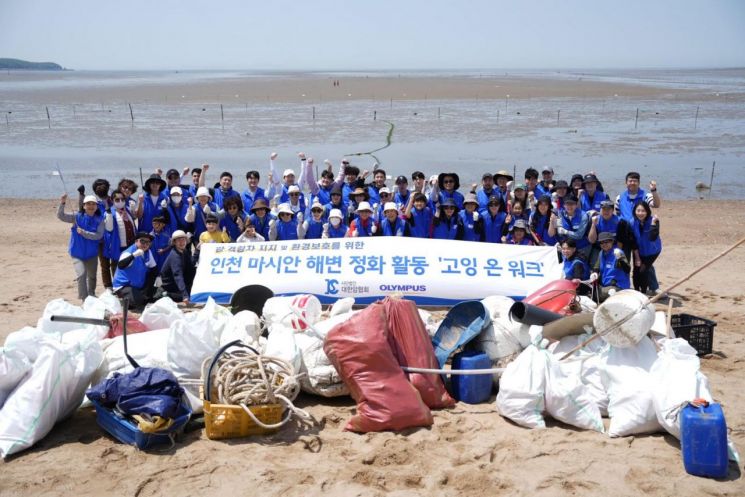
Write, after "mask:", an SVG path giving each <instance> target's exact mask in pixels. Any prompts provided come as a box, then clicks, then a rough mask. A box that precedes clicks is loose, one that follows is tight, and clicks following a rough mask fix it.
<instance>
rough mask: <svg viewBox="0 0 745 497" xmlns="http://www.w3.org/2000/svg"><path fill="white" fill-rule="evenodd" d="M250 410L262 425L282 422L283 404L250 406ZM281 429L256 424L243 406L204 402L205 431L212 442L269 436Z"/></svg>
mask: <svg viewBox="0 0 745 497" xmlns="http://www.w3.org/2000/svg"><path fill="white" fill-rule="evenodd" d="M249 410H250V411H251V412H252V413H253V414H254V416H256V418H258V419H259V420H260V421H261V422H262V423H266V424H275V423H279V422H280V421H281V420H282V412H283V410H284V409H283V407H282V405H281V404H267V405H263V406H249ZM278 430H279V428H274V429H270V430H268V429H266V428H262V427H261V426H259V425H257V424H256V423H254V421H253V419H251V418H250V417H249V416H248V414H246V411H244V410H243V408H242V407H241V406H233V405H227V404H212V403H210V402H209V401H206V400H205V401H204V431H205V432H206V434H207V438H209V439H210V440H219V439H222V438H239V437H247V436H249V435H268V434H271V433H276V432H277V431H278Z"/></svg>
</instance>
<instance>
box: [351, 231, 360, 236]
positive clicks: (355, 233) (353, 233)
mask: <svg viewBox="0 0 745 497" xmlns="http://www.w3.org/2000/svg"><path fill="white" fill-rule="evenodd" d="M358 236H360V234H359V233H357V230H354V231H352V238H357V237H358Z"/></svg>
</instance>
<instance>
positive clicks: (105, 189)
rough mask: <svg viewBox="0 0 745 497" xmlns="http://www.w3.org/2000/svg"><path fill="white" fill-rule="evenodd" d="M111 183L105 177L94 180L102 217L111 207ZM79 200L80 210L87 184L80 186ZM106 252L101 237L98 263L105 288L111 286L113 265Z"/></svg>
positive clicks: (93, 187) (94, 191) (99, 211)
mask: <svg viewBox="0 0 745 497" xmlns="http://www.w3.org/2000/svg"><path fill="white" fill-rule="evenodd" d="M110 188H111V184H110V183H109V182H108V181H107V180H105V179H103V178H98V179H96V180H95V181H94V182H93V185H92V189H93V193H94V194H95V195H96V202H97V203H98V213H99V214H101V217H104V216H106V213H107V212H109V209H111V196H110V195H109V189H110ZM78 193H79V194H80V195H79V196H78V201H79V204H80V210H82V209H83V199H84V198H85V185H80V186H79V187H78ZM104 252H105V240H104V238H101V240H99V242H98V263H99V265H100V266H101V281H102V282H103V286H104V288H111V281H112V274H113V271H112V267H111V261H110V260H109V258H108V257H106V255H105V254H104Z"/></svg>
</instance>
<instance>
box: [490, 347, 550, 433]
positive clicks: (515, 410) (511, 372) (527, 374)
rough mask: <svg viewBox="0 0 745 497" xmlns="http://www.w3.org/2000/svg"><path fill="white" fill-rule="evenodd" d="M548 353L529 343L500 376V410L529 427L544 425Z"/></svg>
mask: <svg viewBox="0 0 745 497" xmlns="http://www.w3.org/2000/svg"><path fill="white" fill-rule="evenodd" d="M547 362H548V357H547V356H546V354H544V353H543V352H542V351H541V350H539V349H538V348H537V347H536V346H534V345H530V346H528V348H526V349H525V350H524V351H523V352H522V353H521V354H520V355H519V356H518V357H517V359H515V360H514V361H512V362H511V363H509V364H508V365H507V368H506V370H505V371H504V373H502V377H501V378H500V380H499V393H497V411H498V412H499V414H500V415H502V416H504V417H506V418H509V419H511V420H512V421H514V422H515V423H517V424H519V425H520V426H525V427H527V428H545V427H546V422H545V420H544V419H543V414H542V413H543V411H544V410H545V408H546V404H545V399H544V396H545V392H546V368H547V367H548V365H547Z"/></svg>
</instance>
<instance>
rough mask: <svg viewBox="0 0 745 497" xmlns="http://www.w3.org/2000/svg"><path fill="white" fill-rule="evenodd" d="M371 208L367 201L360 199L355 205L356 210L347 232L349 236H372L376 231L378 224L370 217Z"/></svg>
mask: <svg viewBox="0 0 745 497" xmlns="http://www.w3.org/2000/svg"><path fill="white" fill-rule="evenodd" d="M372 214H373V210H372V207H371V206H370V203H369V202H365V201H362V202H360V204H359V206H358V207H357V212H356V215H355V217H354V219H353V220H352V222H351V223H349V233H348V235H349V236H351V237H365V236H373V235H374V234H375V233H377V231H378V225H377V223H375V220H374V219H373V217H372Z"/></svg>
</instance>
